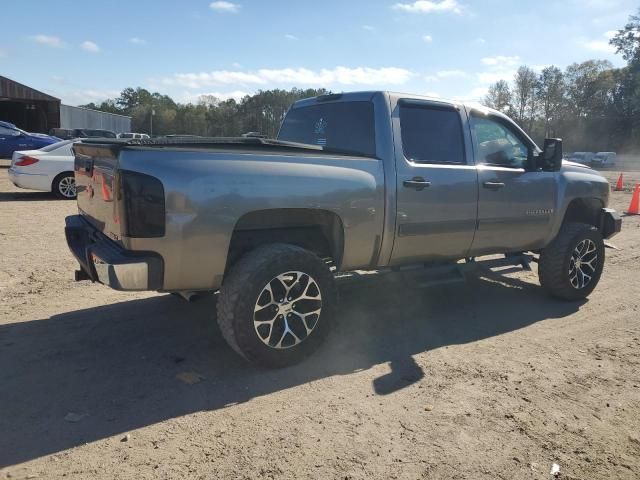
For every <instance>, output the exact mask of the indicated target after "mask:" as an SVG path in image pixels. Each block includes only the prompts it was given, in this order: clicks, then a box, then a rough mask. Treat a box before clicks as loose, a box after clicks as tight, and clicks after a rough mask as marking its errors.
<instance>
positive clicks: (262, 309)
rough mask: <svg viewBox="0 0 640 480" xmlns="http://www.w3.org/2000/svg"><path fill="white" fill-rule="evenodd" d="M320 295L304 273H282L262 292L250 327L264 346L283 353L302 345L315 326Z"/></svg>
mask: <svg viewBox="0 0 640 480" xmlns="http://www.w3.org/2000/svg"><path fill="white" fill-rule="evenodd" d="M321 310H322V294H321V292H320V288H319V287H318V284H317V283H316V281H315V280H314V279H313V277H311V276H310V275H309V274H307V273H304V272H294V271H292V272H286V273H283V274H281V275H278V276H277V277H275V278H273V279H272V280H271V281H270V282H269V283H267V285H266V286H265V287H264V288H263V289H262V292H260V295H259V296H258V300H257V301H256V305H255V307H254V310H253V326H254V328H255V330H256V333H257V334H258V338H259V339H260V340H261V341H262V343H264V344H265V345H267V346H269V347H271V348H276V349H284V348H291V347H294V346H296V345H298V344H299V343H301V342H303V341H304V340H305V339H306V338H307V337H308V336H309V335H310V334H311V332H313V330H314V329H315V328H316V326H317V325H318V320H320V312H321Z"/></svg>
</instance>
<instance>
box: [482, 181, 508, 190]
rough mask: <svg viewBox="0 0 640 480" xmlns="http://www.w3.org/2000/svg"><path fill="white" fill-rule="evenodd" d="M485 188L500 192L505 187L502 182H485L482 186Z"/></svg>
mask: <svg viewBox="0 0 640 480" xmlns="http://www.w3.org/2000/svg"><path fill="white" fill-rule="evenodd" d="M482 186H483V187H484V188H488V189H489V190H499V189H501V188H502V187H504V183H502V182H484V183H483V184H482Z"/></svg>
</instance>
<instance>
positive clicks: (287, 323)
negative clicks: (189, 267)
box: [218, 244, 336, 367]
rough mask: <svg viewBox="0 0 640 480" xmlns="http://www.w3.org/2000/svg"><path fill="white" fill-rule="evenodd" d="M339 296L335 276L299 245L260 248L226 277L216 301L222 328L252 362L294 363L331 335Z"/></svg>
mask: <svg viewBox="0 0 640 480" xmlns="http://www.w3.org/2000/svg"><path fill="white" fill-rule="evenodd" d="M335 301H336V294H335V285H334V280H333V275H332V274H331V272H330V271H329V268H328V267H327V265H326V263H325V262H323V261H322V259H320V258H319V257H318V256H316V255H314V254H313V253H311V252H309V251H308V250H304V249H302V248H300V247H296V246H294V245H288V244H272V245H265V246H263V247H259V248H257V249H255V250H253V251H251V252H249V253H248V254H246V255H245V256H244V257H242V258H241V259H240V260H239V261H238V263H236V264H235V265H234V266H233V267H232V268H231V270H230V272H229V273H228V274H227V276H226V278H225V280H224V284H223V286H222V288H221V289H220V297H219V300H218V324H219V325H220V330H221V331H222V334H223V336H224V338H225V339H226V341H227V343H229V345H230V346H231V347H232V348H233V349H234V350H235V351H236V352H238V353H239V354H240V355H242V356H243V357H245V358H246V359H247V360H249V361H250V362H252V363H255V364H256V365H259V366H264V367H284V366H287V365H292V364H294V363H296V362H298V361H300V360H301V359H303V358H304V357H306V356H307V355H309V354H311V353H312V352H313V351H315V350H316V349H317V348H318V346H319V345H320V344H321V343H322V341H323V340H324V339H325V337H326V336H327V334H328V332H329V329H330V324H331V321H332V316H333V309H334V306H335Z"/></svg>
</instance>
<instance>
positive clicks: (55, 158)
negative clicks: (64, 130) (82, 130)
mask: <svg viewBox="0 0 640 480" xmlns="http://www.w3.org/2000/svg"><path fill="white" fill-rule="evenodd" d="M73 142H74V140H64V141H62V142H58V143H53V144H51V145H47V146H46V147H44V148H41V149H40V150H24V151H21V152H14V153H13V158H12V159H11V167H10V168H9V179H10V180H11V181H12V182H13V184H14V185H15V186H16V187H20V188H26V189H29V190H41V191H43V192H53V193H54V194H55V195H56V196H57V197H58V198H65V199H74V198H76V181H75V177H74V174H73V161H74V157H73V152H72V151H71V147H73Z"/></svg>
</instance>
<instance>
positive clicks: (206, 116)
mask: <svg viewBox="0 0 640 480" xmlns="http://www.w3.org/2000/svg"><path fill="white" fill-rule="evenodd" d="M326 93H329V92H328V91H327V90H325V89H324V88H319V89H313V88H310V89H306V90H303V89H299V88H293V89H291V90H280V89H274V90H261V91H259V92H258V93H256V94H255V95H247V96H245V97H244V98H242V99H240V100H238V101H236V100H235V99H233V98H230V99H226V100H223V99H220V98H217V97H214V96H213V95H201V96H200V97H199V98H198V101H197V102H196V103H178V102H175V101H174V100H173V99H172V98H171V97H169V96H168V95H162V94H160V93H157V92H155V93H151V92H149V91H148V90H146V89H144V88H141V87H138V88H125V89H124V90H123V91H122V92H121V93H120V96H119V97H117V98H114V99H109V100H105V101H104V102H102V103H100V104H95V103H89V104H87V105H83V107H86V108H92V109H95V110H102V111H104V112H110V113H118V114H121V115H128V116H130V117H131V129H132V131H134V132H139V133H153V135H168V134H189V135H201V136H207V137H233V136H239V135H242V134H243V133H248V132H260V133H261V134H263V135H267V136H269V137H275V136H276V135H277V133H278V129H279V128H280V122H281V121H282V119H283V118H284V115H285V114H286V113H287V110H288V109H289V107H290V106H291V104H292V103H293V102H295V101H297V100H300V99H302V98H307V97H314V96H317V95H323V94H326ZM152 113H153V119H151V116H152ZM152 122H153V132H151V125H152Z"/></svg>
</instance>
